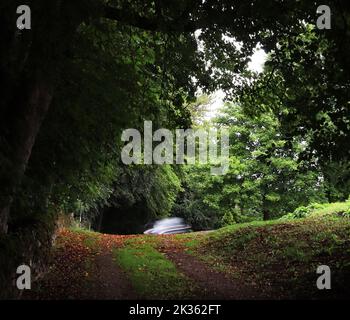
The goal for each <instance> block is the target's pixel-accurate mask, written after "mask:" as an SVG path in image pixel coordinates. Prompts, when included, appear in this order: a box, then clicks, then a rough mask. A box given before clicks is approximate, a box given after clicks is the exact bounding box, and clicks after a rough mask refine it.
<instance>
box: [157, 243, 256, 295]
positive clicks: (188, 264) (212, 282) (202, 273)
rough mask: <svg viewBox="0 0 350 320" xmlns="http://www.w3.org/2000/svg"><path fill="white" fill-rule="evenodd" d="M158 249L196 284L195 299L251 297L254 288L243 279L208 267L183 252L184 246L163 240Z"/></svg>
mask: <svg viewBox="0 0 350 320" xmlns="http://www.w3.org/2000/svg"><path fill="white" fill-rule="evenodd" d="M158 250H159V251H160V252H162V253H164V254H165V255H166V257H167V258H168V259H169V260H171V261H172V262H173V263H174V264H175V265H176V267H177V268H178V270H180V271H181V272H182V273H184V274H185V275H186V276H188V277H189V278H190V279H192V280H194V282H195V283H196V284H197V286H198V290H196V292H195V295H196V298H197V299H207V300H209V299H220V300H239V299H248V298H249V299H253V298H254V297H255V296H256V294H255V292H254V289H253V288H251V287H248V286H247V285H245V284H244V282H243V280H240V279H232V278H231V277H229V276H228V275H227V274H225V273H223V272H220V271H217V270H215V269H212V268H211V267H209V266H208V265H207V264H206V263H205V262H203V261H201V260H200V259H199V258H197V257H195V256H193V255H190V254H188V253H186V252H184V248H181V247H179V246H178V245H175V244H174V243H172V241H165V242H163V244H162V246H160V247H159V248H158Z"/></svg>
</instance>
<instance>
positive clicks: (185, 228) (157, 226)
mask: <svg viewBox="0 0 350 320" xmlns="http://www.w3.org/2000/svg"><path fill="white" fill-rule="evenodd" d="M191 231H192V230H191V226H190V225H188V224H186V223H185V221H184V219H182V218H177V217H173V218H165V219H162V220H158V221H156V222H155V223H154V225H153V227H152V228H150V229H147V230H146V231H145V232H144V234H177V233H187V232H191Z"/></svg>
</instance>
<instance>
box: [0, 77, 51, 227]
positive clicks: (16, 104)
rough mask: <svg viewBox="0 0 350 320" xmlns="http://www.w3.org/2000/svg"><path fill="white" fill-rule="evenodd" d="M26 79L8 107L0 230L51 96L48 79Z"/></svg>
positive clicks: (0, 205)
mask: <svg viewBox="0 0 350 320" xmlns="http://www.w3.org/2000/svg"><path fill="white" fill-rule="evenodd" d="M33 80H34V79H33ZM33 80H32V81H33ZM28 83H30V79H26V81H25V80H23V86H22V87H21V89H23V90H20V91H19V92H17V96H18V98H16V99H15V100H14V101H13V103H12V104H11V108H10V109H11V110H9V111H10V114H11V115H10V116H9V117H10V122H9V133H8V136H7V140H8V143H9V144H10V147H11V152H10V155H9V157H8V159H9V161H10V167H9V172H8V173H7V177H6V178H5V181H3V182H5V183H4V184H3V186H2V187H1V193H2V194H1V203H0V234H4V233H7V231H8V219H9V215H10V207H11V204H12V201H13V198H14V196H15V193H16V189H17V188H18V186H19V185H20V183H21V181H22V178H23V175H24V172H25V169H26V167H27V164H28V160H29V158H30V155H31V152H32V148H33V145H34V142H35V139H36V136H37V134H38V132H39V129H40V126H41V124H42V121H43V119H44V117H45V115H46V113H47V111H48V109H49V106H50V103H51V100H52V92H53V88H52V86H51V85H50V84H49V83H50V82H49V81H45V79H44V78H41V77H40V78H39V77H38V78H37V79H36V80H34V82H33V83H32V84H30V85H28ZM11 120H12V121H11Z"/></svg>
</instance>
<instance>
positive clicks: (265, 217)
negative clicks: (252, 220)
mask: <svg viewBox="0 0 350 320" xmlns="http://www.w3.org/2000/svg"><path fill="white" fill-rule="evenodd" d="M263 220H264V221H266V220H270V211H269V210H267V209H264V210H263Z"/></svg>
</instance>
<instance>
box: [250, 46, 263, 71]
mask: <svg viewBox="0 0 350 320" xmlns="http://www.w3.org/2000/svg"><path fill="white" fill-rule="evenodd" d="M266 59H267V54H266V52H265V51H264V50H263V49H260V48H258V49H255V50H254V53H253V55H252V56H251V61H250V62H249V63H248V69H249V70H251V71H255V72H258V73H260V72H263V70H264V64H265V62H266Z"/></svg>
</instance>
